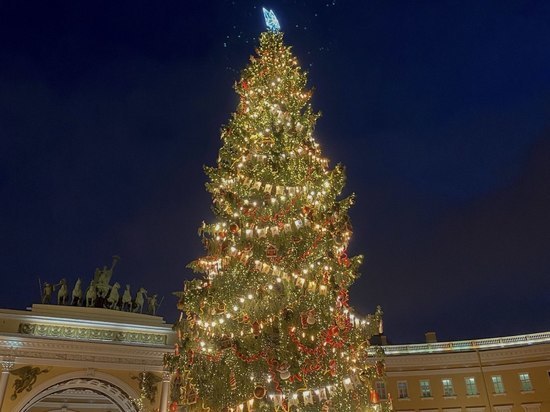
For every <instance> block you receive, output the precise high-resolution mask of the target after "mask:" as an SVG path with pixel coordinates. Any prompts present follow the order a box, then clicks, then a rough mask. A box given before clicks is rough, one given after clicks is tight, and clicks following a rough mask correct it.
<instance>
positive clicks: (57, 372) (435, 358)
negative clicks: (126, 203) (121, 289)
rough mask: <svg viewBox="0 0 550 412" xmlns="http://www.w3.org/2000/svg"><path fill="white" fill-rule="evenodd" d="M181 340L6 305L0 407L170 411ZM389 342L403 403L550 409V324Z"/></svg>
mask: <svg viewBox="0 0 550 412" xmlns="http://www.w3.org/2000/svg"><path fill="white" fill-rule="evenodd" d="M174 340H175V334H174V332H173V331H172V328H171V327H170V326H168V325H166V324H165V322H164V320H163V319H162V318H160V317H157V316H150V315H142V314H139V313H128V312H121V311H114V310H109V309H102V308H83V307H74V306H57V305H33V307H32V310H27V311H21V310H0V362H1V363H0V364H1V366H2V371H1V375H0V410H1V411H2V412H4V411H6V412H8V411H9V412H137V411H139V410H140V405H142V406H143V410H147V411H159V412H166V411H167V410H168V391H169V387H170V376H169V375H168V374H166V373H164V371H163V356H164V354H165V353H168V352H172V351H173V345H174ZM384 349H385V352H386V355H387V356H386V370H387V380H386V381H385V382H378V383H377V384H376V389H377V391H378V394H379V397H380V398H381V399H382V400H383V399H388V398H391V399H392V402H393V407H394V410H395V411H396V412H490V411H494V412H550V332H547V333H538V334H531V335H521V336H509V337H504V338H494V339H479V340H472V341H454V342H435V341H432V342H431V343H425V344H413V345H385V346H384Z"/></svg>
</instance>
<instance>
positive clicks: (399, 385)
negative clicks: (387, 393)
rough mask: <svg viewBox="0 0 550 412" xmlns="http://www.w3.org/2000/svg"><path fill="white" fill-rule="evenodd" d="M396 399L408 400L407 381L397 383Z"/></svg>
mask: <svg viewBox="0 0 550 412" xmlns="http://www.w3.org/2000/svg"><path fill="white" fill-rule="evenodd" d="M403 388H404V391H403ZM397 399H409V384H408V383H407V381H397Z"/></svg>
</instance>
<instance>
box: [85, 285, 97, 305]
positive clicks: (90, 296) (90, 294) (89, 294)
mask: <svg viewBox="0 0 550 412" xmlns="http://www.w3.org/2000/svg"><path fill="white" fill-rule="evenodd" d="M96 299H97V290H96V288H95V282H94V281H93V280H92V281H90V286H88V289H87V290H86V307H88V308H89V307H92V306H94V305H95V300H96Z"/></svg>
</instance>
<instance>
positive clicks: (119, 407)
mask: <svg viewBox="0 0 550 412" xmlns="http://www.w3.org/2000/svg"><path fill="white" fill-rule="evenodd" d="M173 339H174V333H173V331H172V329H171V327H170V326H168V325H166V324H165V322H164V321H163V319H162V318H160V317H157V316H150V315H143V314H139V313H128V312H121V311H115V310H110V309H103V308H83V307H76V306H57V305H33V307H32V310H28V311H21V310H0V360H1V365H2V373H1V375H0V410H1V411H2V412H4V411H5V412H8V411H9V412H46V411H47V412H134V411H138V410H139V409H140V405H143V406H144V410H145V409H146V410H155V411H161V412H165V411H166V410H167V400H168V390H169V383H170V377H169V376H168V375H167V374H164V373H163V356H164V354H165V353H166V352H169V351H171V350H172V348H173Z"/></svg>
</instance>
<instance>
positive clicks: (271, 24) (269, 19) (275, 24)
mask: <svg viewBox="0 0 550 412" xmlns="http://www.w3.org/2000/svg"><path fill="white" fill-rule="evenodd" d="M262 10H263V12H264V19H265V25H266V26H267V29H268V30H269V31H272V32H278V31H279V30H281V25H280V24H279V20H277V16H275V13H274V12H273V10H267V9H266V8H265V7H262Z"/></svg>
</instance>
